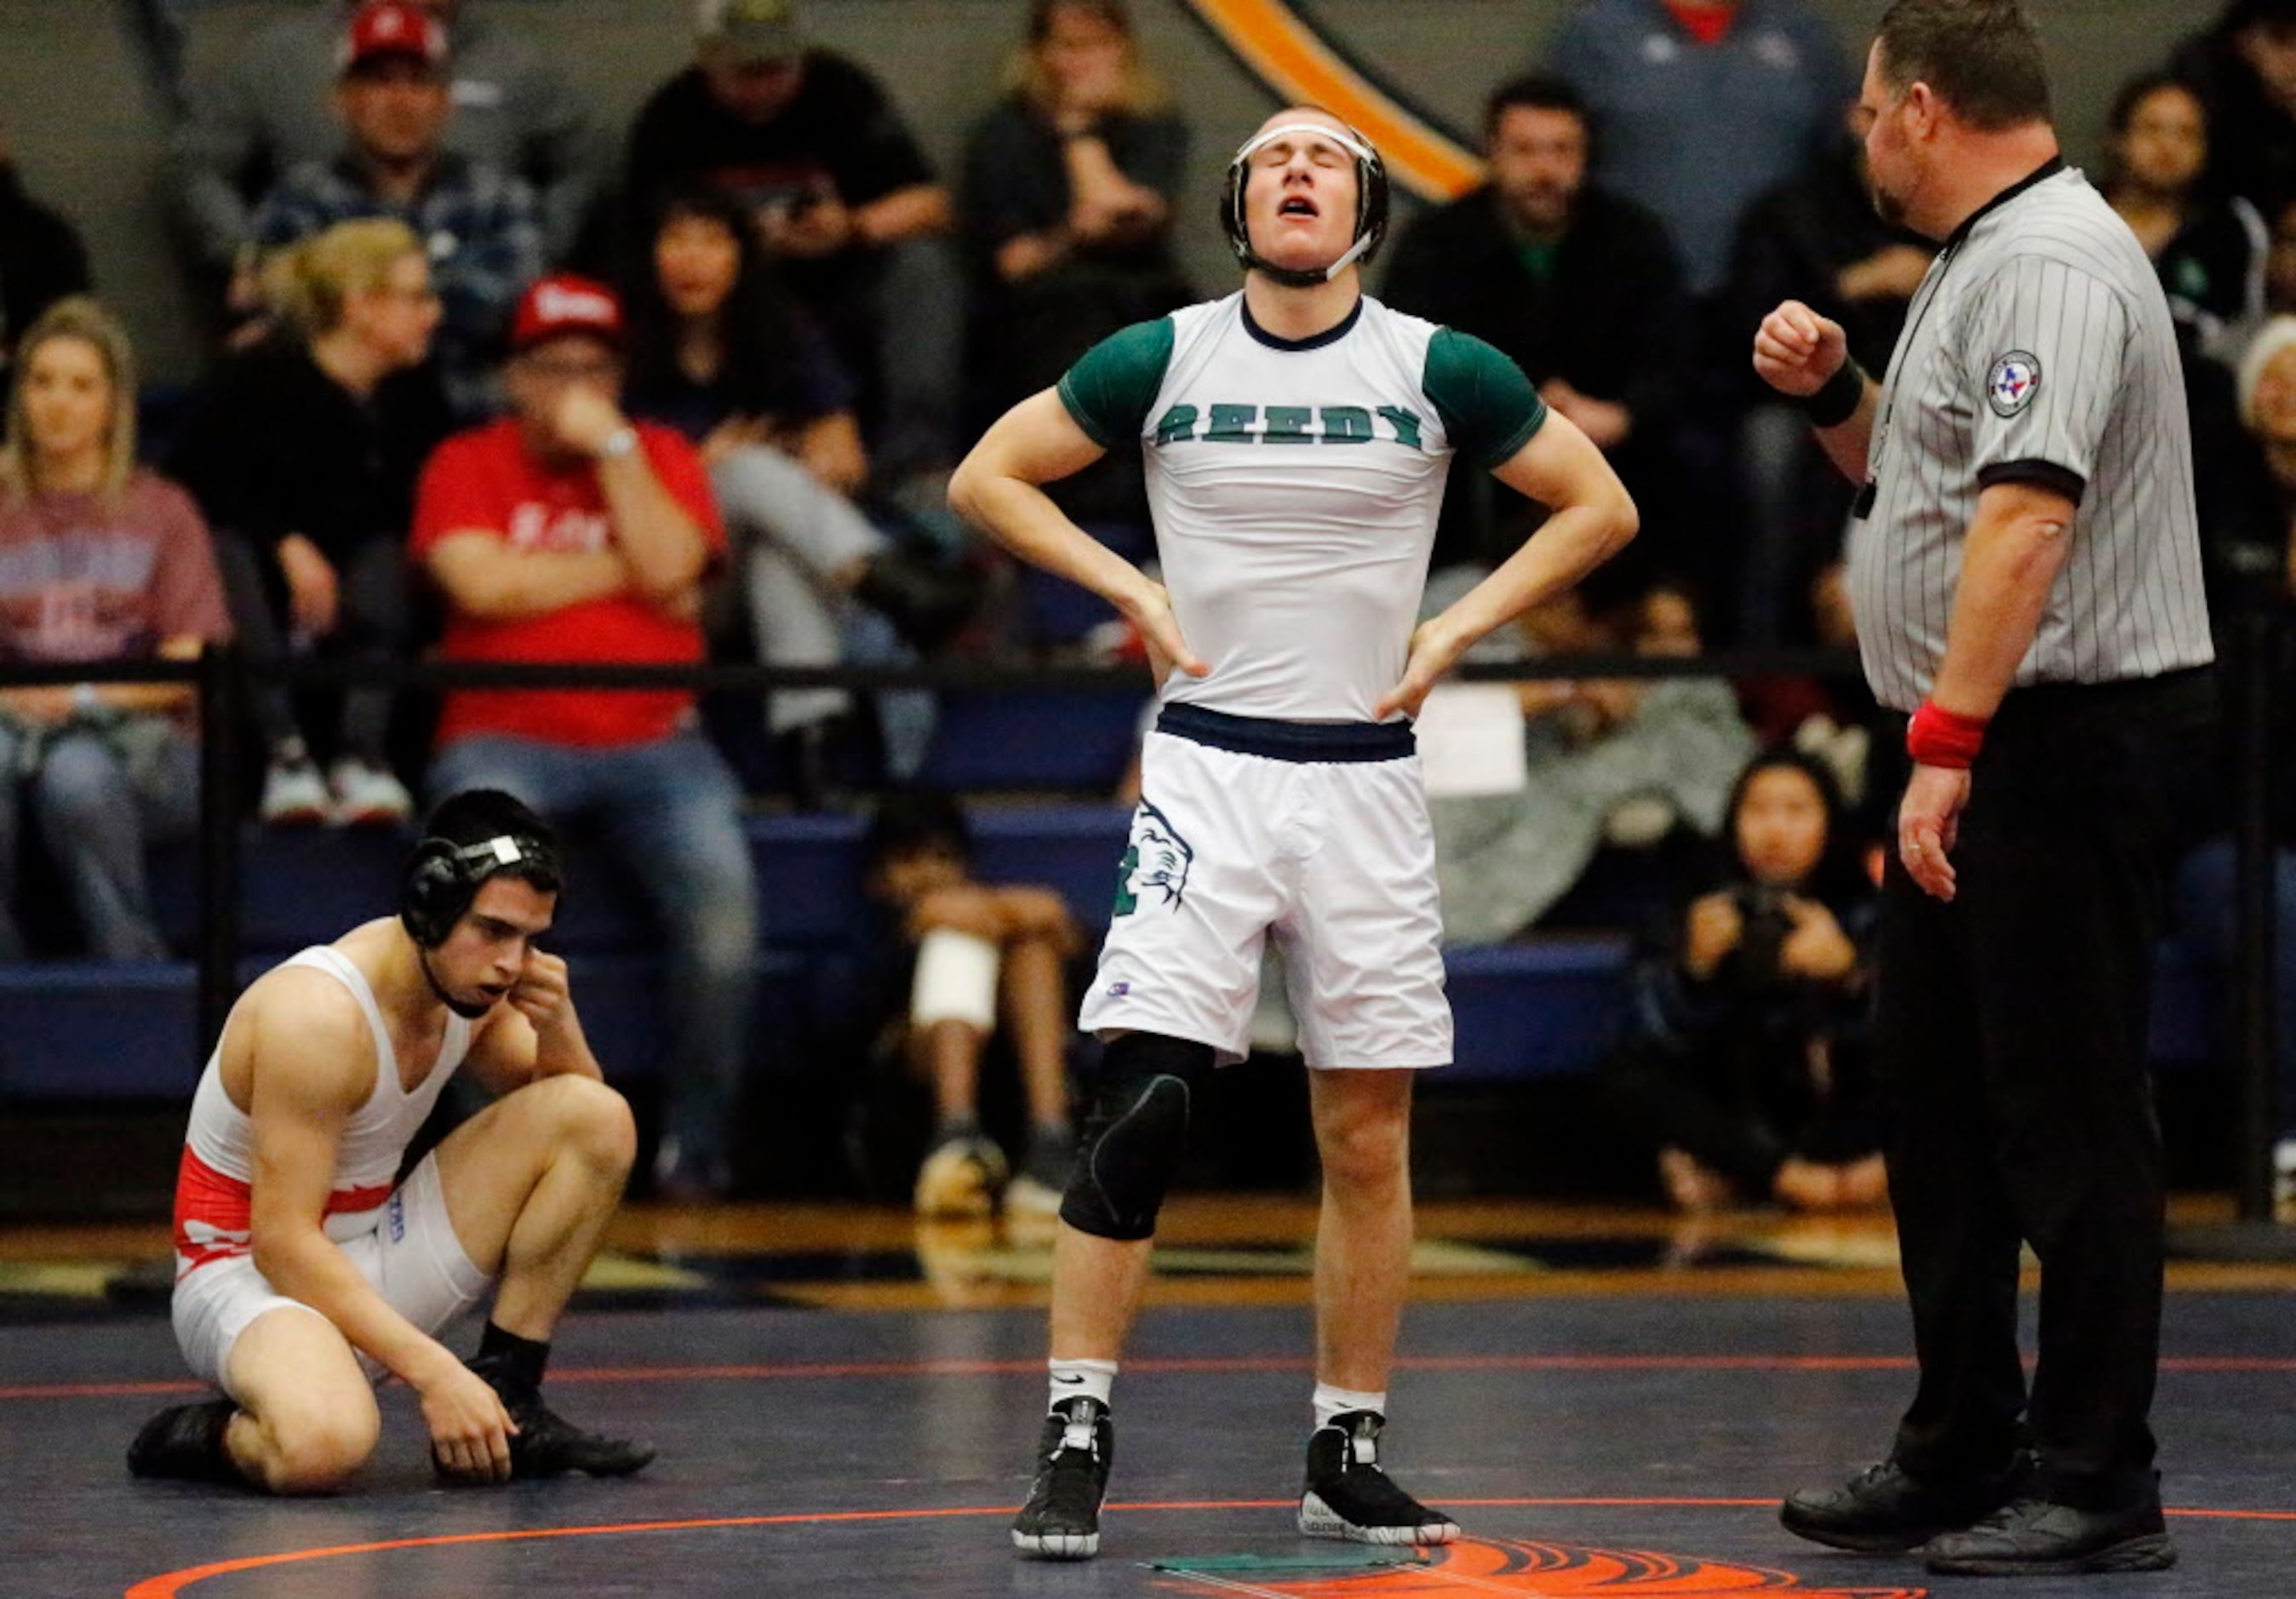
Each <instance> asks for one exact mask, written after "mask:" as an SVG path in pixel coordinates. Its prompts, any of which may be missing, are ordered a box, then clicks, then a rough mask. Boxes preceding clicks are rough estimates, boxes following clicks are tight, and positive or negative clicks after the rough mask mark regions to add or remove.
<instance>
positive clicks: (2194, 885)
mask: <svg viewBox="0 0 2296 1599" xmlns="http://www.w3.org/2000/svg"><path fill="white" fill-rule="evenodd" d="M2272 861H2273V890H2272V898H2273V918H2272V940H2273V942H2272V950H2273V962H2274V964H2275V966H2276V970H2275V971H2274V972H2273V974H2272V993H2273V1006H2272V1037H2273V1055H2274V1063H2275V1065H2276V1068H2277V1069H2278V1070H2277V1075H2278V1078H2279V1087H2280V1094H2279V1099H2280V1103H2279V1106H2278V1110H2279V1114H2280V1132H2281V1136H2283V1137H2288V1136H2296V849H2289V848H2287V847H2286V846H2285V845H2283V846H2279V847H2276V849H2274V850H2273V852H2272ZM2238 873H2239V860H2238V851H2237V849H2235V846H2234V844H2233V840H2230V839H2212V840H2210V841H2209V842H2207V843H2205V844H2202V846H2201V847H2200V848H2199V849H2195V850H2194V851H2193V852H2192V854H2190V855H2188V856H2186V857H2185V863H2184V865H2181V866H2179V867H2177V886H2176V922H2175V929H2176V931H2177V933H2179V934H2180V935H2182V936H2183V937H2185V938H2188V939H2193V940H2194V941H2195V942H2196V943H2198V944H2199V945H2200V946H2201V947H2202V948H2203V949H2204V950H2206V951H2207V952H2208V954H2209V955H2210V958H2211V959H2213V960H2216V961H2218V962H2219V963H2221V964H2222V966H2223V969H2224V970H2225V971H2226V972H2227V973H2228V972H2231V970H2232V965H2233V960H2234V956H2235V954H2236V953H2237V951H2236V950H2235V946H2234V939H2235V937H2236V930H2235V916H2236V914H2237V910H2236V907H2237V906H2238V905H2239V903H2240V894H2239V888H2240V884H2239V875H2238Z"/></svg>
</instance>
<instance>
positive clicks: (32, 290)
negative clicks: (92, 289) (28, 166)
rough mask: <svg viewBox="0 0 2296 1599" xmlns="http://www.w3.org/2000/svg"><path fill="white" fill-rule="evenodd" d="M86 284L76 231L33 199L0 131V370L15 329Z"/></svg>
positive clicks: (12, 343) (82, 249) (84, 254)
mask: <svg viewBox="0 0 2296 1599" xmlns="http://www.w3.org/2000/svg"><path fill="white" fill-rule="evenodd" d="M87 289H88V273H87V250H86V247H85V246H84V245H82V244H81V243H80V239H79V234H78V233H77V232H75V231H74V230H73V228H72V225H71V224H70V223H69V222H67V221H65V220H64V219H63V217H61V216H59V215H57V214H56V213H55V212H54V211H53V210H51V209H49V208H48V207H46V206H45V205H42V204H41V203H40V202H39V201H37V200H35V199H33V198H32V196H31V193H30V192H29V191H28V190H27V189H26V188H25V187H24V178H23V175H22V174H21V173H20V172H18V171H17V170H16V161H15V157H14V155H13V153H12V152H11V151H10V150H9V148H8V141H7V139H6V137H5V135H0V372H4V370H5V367H6V365H7V357H8V352H9V351H10V350H11V349H12V348H14V346H15V343H16V339H17V335H18V334H20V333H21V332H23V330H24V329H26V328H29V327H30V326H31V325H32V324H34V323H36V322H37V321H38V320H39V319H40V316H41V313H43V312H45V310H46V309H47V308H48V307H50V306H52V305H53V304H55V303H56V301H58V300H60V299H63V298H64V297H65V296H67V295H71V294H85V293H86V292H87Z"/></svg>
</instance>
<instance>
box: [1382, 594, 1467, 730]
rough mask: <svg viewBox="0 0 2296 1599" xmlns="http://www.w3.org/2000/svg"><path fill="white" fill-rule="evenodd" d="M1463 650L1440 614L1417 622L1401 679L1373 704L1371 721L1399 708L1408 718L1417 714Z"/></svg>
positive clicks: (1384, 718)
mask: <svg viewBox="0 0 2296 1599" xmlns="http://www.w3.org/2000/svg"><path fill="white" fill-rule="evenodd" d="M1466 650H1467V646H1466V644H1465V642H1464V640H1462V639H1461V638H1460V637H1459V635H1458V634H1457V633H1456V632H1455V631H1453V630H1452V629H1451V628H1450V627H1447V626H1445V625H1444V621H1443V619H1442V618H1441V617H1432V618H1430V619H1428V620H1426V621H1423V622H1422V623H1420V624H1419V626H1418V627H1415V628H1413V629H1412V633H1411V655H1410V658H1409V659H1408V660H1406V661H1405V662H1404V665H1403V680H1402V681H1401V682H1400V683H1398V684H1397V685H1395V686H1394V687H1393V688H1391V689H1390V690H1389V691H1388V692H1387V695H1386V697H1385V698H1384V699H1382V700H1381V701H1380V702H1379V703H1378V704H1376V705H1374V706H1373V707H1372V710H1371V717H1372V720H1373V721H1374V722H1384V721H1385V720H1387V718H1388V717H1391V716H1393V715H1394V714H1395V713H1396V712H1398V711H1401V712H1402V713H1403V714H1404V715H1405V716H1407V717H1415V716H1417V715H1418V714H1419V708H1420V707H1421V706H1423V705H1424V704H1426V703H1427V695H1428V692H1429V691H1430V690H1431V689H1432V688H1433V687H1434V686H1435V685H1436V684H1437V682H1439V680H1440V679H1441V678H1442V676H1443V674H1444V673H1446V672H1447V671H1449V670H1450V669H1451V668H1453V667H1455V666H1456V665H1458V664H1459V657H1460V656H1462V655H1464V654H1465V653H1466Z"/></svg>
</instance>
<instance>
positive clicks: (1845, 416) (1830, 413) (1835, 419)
mask: <svg viewBox="0 0 2296 1599" xmlns="http://www.w3.org/2000/svg"><path fill="white" fill-rule="evenodd" d="M1865 403H1866V373H1865V369H1864V368H1863V367H1861V366H1859V365H1857V362H1856V361H1855V360H1850V359H1844V360H1843V361H1842V363H1841V367H1840V368H1839V369H1838V370H1837V371H1836V372H1835V373H1834V374H1833V376H1832V377H1830V378H1828V379H1826V380H1825V387H1824V388H1822V389H1819V390H1818V391H1817V392H1816V394H1812V395H1808V396H1805V397H1804V398H1803V399H1802V402H1801V408H1802V412H1803V414H1805V415H1807V416H1808V418H1809V421H1810V425H1811V426H1812V427H1817V428H1838V427H1840V426H1841V424H1842V423H1843V422H1848V421H1849V419H1850V418H1851V417H1853V416H1855V415H1857V407H1858V406H1862V405H1864V404H1865Z"/></svg>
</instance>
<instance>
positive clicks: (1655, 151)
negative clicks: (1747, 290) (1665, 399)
mask: <svg viewBox="0 0 2296 1599" xmlns="http://www.w3.org/2000/svg"><path fill="white" fill-rule="evenodd" d="M1547 59H1548V61H1549V63H1550V64H1551V66H1552V67H1553V69H1554V71H1555V72H1556V73H1558V74H1560V75H1561V76H1562V78H1563V79H1564V80H1565V81H1567V82H1569V83H1570V85H1571V86H1573V87H1574V88H1576V89H1577V90H1578V91H1579V94H1580V95H1581V96H1582V97H1583V98H1584V99H1585V101H1586V102H1587V106H1588V107H1589V108H1590V110H1591V111H1592V113H1593V119H1594V124H1595V130H1596V133H1597V135H1598V137H1597V139H1596V142H1595V182H1596V183H1598V184H1602V185H1603V187H1605V188H1607V189H1609V190H1610V191H1611V193H1615V194H1620V195H1623V196H1624V197H1626V198H1627V199H1628V200H1631V201H1636V203H1638V204H1640V205H1643V206H1644V207H1647V208H1648V209H1651V210H1652V211H1654V212H1656V213H1657V214H1658V216H1659V217H1660V218H1661V220H1663V221H1664V222H1665V223H1666V225H1667V226H1668V228H1669V230H1671V231H1672V233H1673V235H1674V243H1675V248H1676V250H1677V251H1678V252H1679V254H1680V257H1681V260H1682V264H1683V269H1684V271H1685V274H1686V276H1687V280H1688V283H1689V285H1690V291H1691V293H1692V294H1693V295H1694V296H1696V297H1697V298H1699V299H1710V297H1712V296H1714V295H1716V294H1718V293H1719V292H1720V291H1721V289H1722V287H1723V285H1724V283H1725V282H1726V278H1727V275H1728V273H1729V269H1730V247H1731V243H1732V241H1733V240H1734V238H1735V236H1736V234H1737V230H1738V223H1739V219H1740V218H1741V217H1743V216H1744V214H1745V210H1746V208H1747V207H1748V206H1749V205H1751V204H1752V203H1753V201H1755V200H1756V199H1757V198H1758V197H1759V196H1760V195H1762V194H1765V193H1768V192H1769V191H1770V190H1772V189H1774V188H1775V187H1777V186H1778V185H1779V184H1782V183H1784V182H1785V181H1786V180H1787V179H1789V178H1791V177H1792V176H1794V175H1795V174H1797V173H1799V172H1800V171H1801V170H1802V169H1803V168H1806V167H1807V166H1808V164H1809V162H1810V161H1811V160H1812V159H1813V158H1814V157H1816V155H1817V154H1818V153H1819V152H1821V151H1822V150H1823V149H1824V148H1825V143H1826V141H1827V140H1828V139H1829V138H1830V137H1832V136H1833V131H1834V127H1835V120H1836V117H1837V114H1838V112H1839V111H1840V108H1841V107H1842V106H1843V105H1845V104H1847V103H1849V102H1850V101H1851V100H1853V99H1855V98H1856V97H1857V94H1856V90H1857V85H1856V82H1855V80H1854V78H1852V77H1851V75H1850V72H1849V67H1848V65H1847V64H1846V63H1845V61H1844V60H1843V58H1842V54H1841V47H1840V45H1838V43H1837V42H1836V41H1835V39H1834V37H1833V33H1832V31H1831V30H1830V29H1828V28H1827V27H1826V25H1825V21H1823V20H1822V19H1821V18H1820V17H1819V16H1818V15H1817V13H1816V12H1815V11H1813V10H1812V9H1810V7H1809V6H1808V4H1806V0H1580V3H1579V4H1578V5H1576V6H1575V7H1573V8H1572V10H1571V12H1570V14H1569V15H1568V16H1567V17H1565V18H1564V19H1563V22H1562V28H1561V29H1559V30H1558V31H1557V32H1556V34H1555V36H1554V41H1553V43H1552V45H1551V46H1550V47H1549V51H1548V58H1547ZM1730 338H1731V340H1732V342H1733V345H1734V344H1735V342H1736V340H1737V338H1738V333H1737V331H1736V330H1732V332H1731V334H1730Z"/></svg>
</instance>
